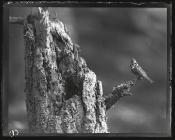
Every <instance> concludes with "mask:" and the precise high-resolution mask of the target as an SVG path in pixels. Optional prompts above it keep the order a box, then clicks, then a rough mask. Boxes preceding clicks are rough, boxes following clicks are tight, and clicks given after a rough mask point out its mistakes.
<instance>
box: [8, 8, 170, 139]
mask: <svg viewBox="0 0 175 140" xmlns="http://www.w3.org/2000/svg"><path fill="white" fill-rule="evenodd" d="M35 11H36V8H27V7H23V8H22V7H21V8H20V7H11V8H10V12H9V13H10V16H23V17H25V16H27V15H28V14H29V13H31V12H35ZM49 11H50V14H51V17H53V18H54V17H56V18H58V19H59V20H61V21H62V22H63V23H65V24H66V25H67V27H68V30H69V34H70V36H71V38H72V40H73V42H74V43H77V44H79V45H80V47H81V56H83V57H84V58H85V60H86V62H87V64H88V67H89V68H90V69H91V70H92V71H94V72H95V73H96V75H97V78H98V79H99V80H101V81H102V83H103V91H104V95H105V96H107V95H108V94H110V93H111V92H112V87H113V86H114V85H115V84H119V83H121V82H123V81H127V80H132V79H133V78H135V77H134V75H133V74H132V73H131V72H130V67H129V64H130V58H131V57H134V58H136V60H137V61H138V63H139V64H140V65H141V66H142V67H143V68H144V69H145V71H146V72H147V73H148V75H149V76H150V77H151V78H152V79H153V80H154V81H155V83H154V84H150V83H148V82H147V81H144V80H143V81H140V82H139V83H138V84H137V85H136V86H135V87H134V88H133V93H134V95H133V96H129V97H124V98H122V99H120V100H119V101H118V102H117V104H116V105H115V106H113V107H112V108H111V109H110V110H109V111H108V112H107V117H108V127H109V132H111V133H140V134H143V133H157V134H160V136H161V134H163V133H168V132H170V122H169V121H168V118H167V117H168V115H167V111H168V110H167V108H168V106H167V104H168V101H169V99H168V94H169V93H168V92H167V9H166V8H117V7H116V8H114V7H113V8H107V7H105V8H102V7H101V8H100V7H99V8H97V7H96V8H76V7H73V8H66V7H64V8H63V7H62V8H61V7H60V8H56V7H55V8H54V7H52V8H50V9H49ZM9 45H10V47H9V57H10V58H9V93H8V104H9V106H8V120H9V130H11V129H14V128H16V129H18V130H19V131H20V132H27V130H28V125H27V117H26V106H25V92H24V88H25V79H24V39H23V27H22V26H21V25H9Z"/></svg>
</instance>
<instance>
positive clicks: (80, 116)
mask: <svg viewBox="0 0 175 140" xmlns="http://www.w3.org/2000/svg"><path fill="white" fill-rule="evenodd" d="M9 21H10V23H13V24H22V25H24V41H25V80H26V88H25V92H26V106H27V117H28V124H29V130H30V132H31V133H32V134H47V133H109V132H108V127H107V116H106V111H107V110H108V109H109V108H110V107H111V106H112V105H114V104H115V103H116V102H117V101H118V100H119V99H120V97H124V96H128V95H132V93H130V90H131V87H132V86H133V85H135V82H133V81H127V82H124V83H122V84H119V85H116V86H114V87H113V91H112V93H111V94H110V95H109V96H108V97H103V88H102V82H101V81H99V80H98V79H97V77H96V74H95V73H94V72H93V71H91V70H90V69H89V68H88V66H87V64H86V61H85V60H84V59H83V58H82V57H80V56H79V46H78V45H76V44H74V43H72V40H71V38H70V37H69V35H68V33H67V31H66V28H65V25H64V24H63V23H62V22H61V21H59V20H52V19H50V18H49V12H48V10H47V8H40V7H39V8H38V12H37V13H35V14H30V15H28V16H27V18H26V19H23V18H16V17H11V18H10V19H9Z"/></svg>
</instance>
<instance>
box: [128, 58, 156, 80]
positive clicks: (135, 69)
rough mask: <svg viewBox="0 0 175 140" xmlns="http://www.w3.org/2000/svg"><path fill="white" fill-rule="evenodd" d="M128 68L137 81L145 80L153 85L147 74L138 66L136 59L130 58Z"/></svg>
mask: <svg viewBox="0 0 175 140" xmlns="http://www.w3.org/2000/svg"><path fill="white" fill-rule="evenodd" d="M130 67H131V71H132V73H133V74H134V75H136V76H137V80H142V79H146V80H147V81H149V82H150V83H154V81H153V80H152V79H151V78H150V77H149V76H148V75H147V73H146V72H145V71H144V70H143V69H142V68H141V67H140V66H139V64H138V63H137V61H136V59H134V58H131V65H130Z"/></svg>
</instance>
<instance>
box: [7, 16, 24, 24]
mask: <svg viewBox="0 0 175 140" xmlns="http://www.w3.org/2000/svg"><path fill="white" fill-rule="evenodd" d="M9 23H10V24H20V25H23V24H24V17H9Z"/></svg>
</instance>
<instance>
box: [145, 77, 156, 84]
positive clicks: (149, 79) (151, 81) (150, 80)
mask: <svg viewBox="0 0 175 140" xmlns="http://www.w3.org/2000/svg"><path fill="white" fill-rule="evenodd" d="M146 79H147V80H148V81H149V82H150V83H151V84H153V83H154V81H153V80H152V79H151V78H149V77H146Z"/></svg>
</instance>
